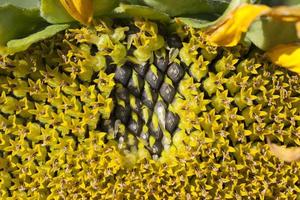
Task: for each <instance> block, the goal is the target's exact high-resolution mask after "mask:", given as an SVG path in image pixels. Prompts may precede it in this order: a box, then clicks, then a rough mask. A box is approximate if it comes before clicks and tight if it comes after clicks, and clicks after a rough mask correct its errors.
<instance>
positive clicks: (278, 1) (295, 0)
mask: <svg viewBox="0 0 300 200" xmlns="http://www.w3.org/2000/svg"><path fill="white" fill-rule="evenodd" d="M261 3H262V4H266V5H269V6H283V5H285V6H292V5H299V4H300V1H299V0H262V1H261Z"/></svg>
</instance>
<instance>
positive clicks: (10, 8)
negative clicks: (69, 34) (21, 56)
mask: <svg viewBox="0 0 300 200" xmlns="http://www.w3.org/2000/svg"><path fill="white" fill-rule="evenodd" d="M11 2H12V1H0V45H5V44H6V43H7V42H8V41H9V40H11V39H16V38H22V37H25V36H27V35H29V34H31V33H34V32H36V31H38V30H40V29H41V28H42V27H45V26H46V22H45V21H44V20H43V19H42V18H41V17H40V15H39V9H38V7H36V6H35V4H33V1H31V2H32V4H30V3H28V4H25V3H20V7H17V6H15V5H17V3H18V1H16V0H15V1H13V3H11ZM20 2H21V1H20Z"/></svg>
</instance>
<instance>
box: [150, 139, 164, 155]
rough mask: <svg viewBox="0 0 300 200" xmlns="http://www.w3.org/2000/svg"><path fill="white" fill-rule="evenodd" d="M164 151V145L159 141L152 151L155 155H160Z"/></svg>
mask: <svg viewBox="0 0 300 200" xmlns="http://www.w3.org/2000/svg"><path fill="white" fill-rule="evenodd" d="M162 149H163V146H162V144H161V143H160V142H159V141H156V142H155V144H154V145H153V147H152V149H151V150H152V153H153V154H160V153H161V152H162Z"/></svg>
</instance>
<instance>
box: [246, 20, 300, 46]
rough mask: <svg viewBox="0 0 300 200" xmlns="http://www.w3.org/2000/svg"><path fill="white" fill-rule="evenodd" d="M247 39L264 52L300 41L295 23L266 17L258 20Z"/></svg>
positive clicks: (252, 26)
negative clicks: (280, 45)
mask: <svg viewBox="0 0 300 200" xmlns="http://www.w3.org/2000/svg"><path fill="white" fill-rule="evenodd" d="M246 37H247V38H248V39H249V40H250V41H251V42H253V43H254V44H255V45H256V46H257V47H258V48H260V49H262V50H267V49H270V48H271V47H274V46H276V45H278V44H284V43H290V42H297V41H298V42H299V41H300V39H299V38H298V37H297V30H296V26H295V23H294V22H283V21H279V20H274V19H270V18H266V17H262V18H260V19H258V20H256V21H255V22H254V23H253V24H252V25H251V27H250V28H249V31H248V32H247V34H246Z"/></svg>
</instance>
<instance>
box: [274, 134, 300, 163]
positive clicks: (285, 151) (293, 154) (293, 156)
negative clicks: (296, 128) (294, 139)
mask: <svg viewBox="0 0 300 200" xmlns="http://www.w3.org/2000/svg"><path fill="white" fill-rule="evenodd" d="M268 144H269V146H270V150H271V152H272V154H273V155H274V156H276V157H277V158H279V159H280V160H283V161H286V162H292V161H298V160H300V147H290V148H286V147H283V146H278V145H276V144H273V143H271V142H270V140H269V139H268Z"/></svg>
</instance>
